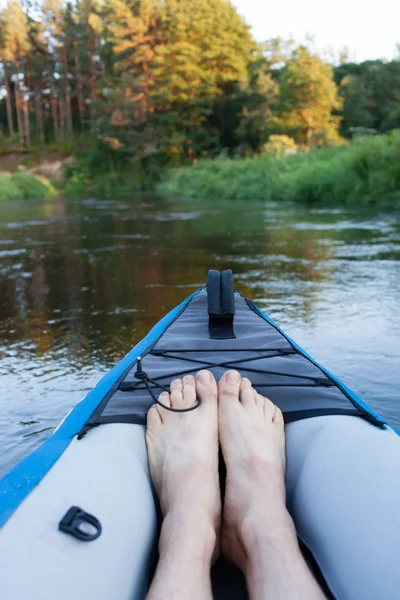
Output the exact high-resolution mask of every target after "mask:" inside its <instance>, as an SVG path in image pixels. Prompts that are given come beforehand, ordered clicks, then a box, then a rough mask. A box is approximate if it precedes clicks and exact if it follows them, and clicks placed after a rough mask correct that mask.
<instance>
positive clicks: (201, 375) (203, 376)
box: [197, 371, 212, 383]
mask: <svg viewBox="0 0 400 600" xmlns="http://www.w3.org/2000/svg"><path fill="white" fill-rule="evenodd" d="M197 379H198V380H199V381H200V383H211V381H212V376H211V373H210V371H199V372H198V373H197Z"/></svg>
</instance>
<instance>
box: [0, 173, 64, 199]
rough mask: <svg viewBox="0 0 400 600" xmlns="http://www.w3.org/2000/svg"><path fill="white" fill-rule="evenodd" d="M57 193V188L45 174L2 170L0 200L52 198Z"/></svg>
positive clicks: (0, 174) (0, 175)
mask: <svg viewBox="0 0 400 600" xmlns="http://www.w3.org/2000/svg"><path fill="white" fill-rule="evenodd" d="M56 195H57V190H56V189H55V188H54V186H53V185H52V184H51V183H50V181H49V179H47V178H46V177H44V176H43V175H33V174H32V173H28V172H26V171H17V172H16V173H8V172H4V171H3V172H1V171H0V201H3V200H4V201H7V200H21V199H25V198H26V199H28V198H29V199H41V198H51V197H52V196H56Z"/></svg>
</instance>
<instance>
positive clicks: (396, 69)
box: [335, 60, 400, 137]
mask: <svg viewBox="0 0 400 600" xmlns="http://www.w3.org/2000/svg"><path fill="white" fill-rule="evenodd" d="M335 81H336V82H337V84H338V85H339V90H340V95H341V97H342V99H343V109H342V114H343V119H342V125H341V130H342V135H344V136H346V137H351V136H352V134H353V131H354V128H356V131H357V130H358V129H359V128H365V129H374V130H375V131H377V132H380V133H381V132H385V131H388V130H390V129H396V128H399V127H400V60H392V61H389V62H385V61H381V60H373V61H365V62H363V63H361V64H355V63H345V64H342V65H340V66H338V67H336V69H335Z"/></svg>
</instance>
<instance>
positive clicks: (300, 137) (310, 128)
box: [276, 46, 341, 147]
mask: <svg viewBox="0 0 400 600" xmlns="http://www.w3.org/2000/svg"><path fill="white" fill-rule="evenodd" d="M278 82H279V89H280V93H279V99H278V102H279V107H278V111H277V118H276V124H277V125H278V127H279V128H280V130H281V131H280V132H281V133H286V134H288V135H289V136H291V137H293V138H294V139H295V140H296V142H297V143H299V144H302V145H304V146H307V147H311V146H321V145H327V144H330V143H334V142H336V141H338V139H339V135H338V129H339V125H340V117H339V116H337V115H335V114H334V111H338V110H339V109H340V106H341V102H340V99H339V96H338V93H337V87H336V84H335V82H334V80H333V71H332V68H331V67H330V66H329V65H326V64H324V63H323V62H322V60H321V59H320V58H319V57H318V56H316V55H315V54H312V53H311V52H310V51H309V50H308V49H307V48H305V47H304V46H299V47H298V48H296V49H295V50H294V52H293V53H292V55H291V57H290V58H289V60H288V61H287V63H286V65H285V66H284V67H283V68H282V70H281V72H280V75H279V77H278Z"/></svg>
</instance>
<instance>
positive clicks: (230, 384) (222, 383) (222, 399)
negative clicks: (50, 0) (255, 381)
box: [218, 371, 240, 408]
mask: <svg viewBox="0 0 400 600" xmlns="http://www.w3.org/2000/svg"><path fill="white" fill-rule="evenodd" d="M239 388H240V373H238V371H226V372H225V373H224V374H223V375H222V377H221V379H220V380H219V383H218V398H219V403H220V406H221V408H224V407H225V406H228V405H231V404H232V403H233V402H235V401H236V402H237V404H239Z"/></svg>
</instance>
